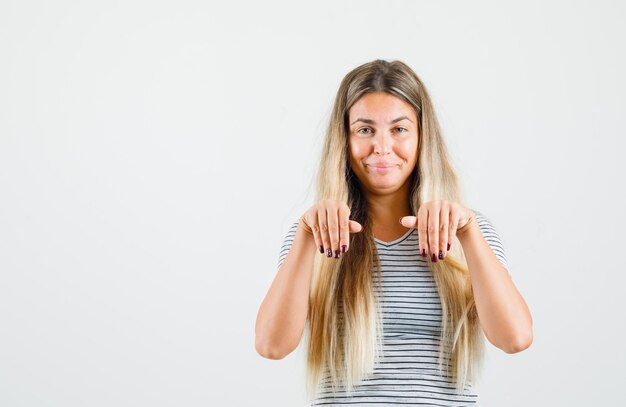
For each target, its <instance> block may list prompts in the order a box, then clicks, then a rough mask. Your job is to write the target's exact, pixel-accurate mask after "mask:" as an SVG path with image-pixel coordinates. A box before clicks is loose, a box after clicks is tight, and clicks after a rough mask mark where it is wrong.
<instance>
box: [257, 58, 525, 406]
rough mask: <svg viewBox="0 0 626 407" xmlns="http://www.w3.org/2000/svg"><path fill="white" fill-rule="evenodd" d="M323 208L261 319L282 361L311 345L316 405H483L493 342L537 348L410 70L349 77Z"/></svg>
mask: <svg viewBox="0 0 626 407" xmlns="http://www.w3.org/2000/svg"><path fill="white" fill-rule="evenodd" d="M315 201H316V203H315V204H314V205H313V206H311V207H310V208H309V209H308V210H307V211H306V212H305V213H304V214H303V215H302V216H301V217H300V219H298V220H297V221H295V222H294V223H293V225H292V226H291V228H290V230H289V231H288V233H287V235H286V237H285V240H284V243H283V246H282V250H281V253H280V255H279V262H278V272H277V274H276V277H275V279H274V281H273V282H272V285H271V287H270V289H269V292H268V293H267V296H266V297H265V299H264V301H263V303H262V304H261V307H260V309H259V313H258V316H257V321H256V349H257V352H258V353H259V354H261V355H262V356H264V357H267V358H270V359H282V358H283V357H285V356H286V355H287V354H289V353H290V352H292V351H293V350H294V349H295V348H296V347H297V346H298V344H299V343H300V341H301V339H302V337H303V336H306V339H307V341H306V343H307V347H306V349H307V390H308V393H307V396H308V402H309V403H310V404H311V405H355V404H359V405H360V404H368V403H372V404H379V405H380V404H390V405H391V404H393V405H398V404H403V403H406V404H422V405H438V406H461V405H467V404H475V403H476V402H477V399H478V395H477V394H476V392H475V390H474V388H473V386H472V382H473V381H474V380H475V378H476V377H477V376H476V375H477V373H478V369H479V366H480V360H481V354H482V352H481V351H482V346H483V342H484V339H483V334H484V335H485V336H486V337H487V339H488V340H489V342H491V343H492V344H493V345H494V346H497V347H498V348H500V349H502V350H503V351H505V352H507V353H515V352H519V351H521V350H524V349H526V348H527V347H528V346H530V344H531V342H532V319H531V315H530V312H529V310H528V307H527V305H526V303H525V301H524V299H523V298H522V296H521V295H520V293H519V292H518V290H517V289H516V287H515V284H514V283H513V281H512V279H511V277H510V275H509V272H508V266H507V262H506V257H505V253H504V249H503V246H502V242H501V241H500V238H499V236H498V233H497V232H496V230H495V229H494V227H493V225H492V224H491V223H490V221H489V220H488V218H487V217H486V216H484V215H483V214H482V213H481V212H479V211H477V210H473V209H470V208H469V207H467V206H466V205H465V203H464V201H463V198H462V196H461V193H460V186H459V182H458V179H457V176H456V174H455V171H454V169H453V167H452V165H451V164H450V161H449V158H448V153H447V149H446V145H445V143H444V139H443V136H442V133H441V130H440V127H439V124H438V121H437V118H436V115H435V111H434V110H433V105H432V103H431V100H430V97H429V95H428V92H427V90H426V88H425V86H424V84H423V83H422V81H421V80H420V79H419V78H418V76H417V75H416V74H415V72H413V70H412V69H411V68H410V67H408V66H407V65H406V64H404V63H402V62H400V61H391V62H388V61H384V60H375V61H372V62H369V63H366V64H363V65H361V66H359V67H357V68H355V69H354V70H352V71H351V72H349V73H348V74H347V75H346V76H345V77H344V79H343V81H342V83H341V86H340V88H339V90H338V92H337V96H336V99H335V104H334V108H333V111H332V116H331V118H330V123H329V126H328V130H327V133H326V138H325V142H324V146H323V151H322V158H321V161H320V166H319V172H318V184H317V195H316V200H315ZM316 253H317V255H316ZM305 332H306V335H304V333H305Z"/></svg>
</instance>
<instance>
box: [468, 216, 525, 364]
mask: <svg viewBox="0 0 626 407" xmlns="http://www.w3.org/2000/svg"><path fill="white" fill-rule="evenodd" d="M457 237H458V238H459V241H460V242H461V245H462V246H463V252H464V253H465V258H466V260H467V266H468V268H469V273H470V278H471V282H472V290H473V292H474V300H475V301H476V309H477V311H478V318H479V320H480V324H481V326H482V328H483V331H484V332H485V335H486V336H487V339H489V342H491V343H492V344H493V345H494V346H497V347H498V348H500V349H502V350H503V351H505V352H507V353H516V352H520V351H522V350H524V349H526V348H528V347H529V346H530V344H531V343H532V340H533V332H532V317H531V315H530V311H529V309H528V306H527V305H526V302H525V301H524V299H523V298H522V296H521V294H520V293H519V291H517V288H516V287H515V284H513V281H512V280H511V277H510V276H509V273H508V272H507V271H506V269H505V268H504V266H502V264H501V263H500V261H499V260H498V258H497V257H496V255H495V254H494V252H493V251H492V250H491V248H490V247H489V244H488V243H487V241H486V240H485V238H484V236H483V234H482V232H481V231H480V227H479V225H478V223H477V222H473V223H472V224H470V225H468V228H467V229H465V230H463V232H462V233H457Z"/></svg>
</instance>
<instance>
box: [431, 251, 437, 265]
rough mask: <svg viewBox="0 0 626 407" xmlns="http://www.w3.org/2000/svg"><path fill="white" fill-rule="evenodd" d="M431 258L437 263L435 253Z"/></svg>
mask: <svg viewBox="0 0 626 407" xmlns="http://www.w3.org/2000/svg"><path fill="white" fill-rule="evenodd" d="M431 260H432V261H433V263H437V256H435V253H433V256H432V258H431Z"/></svg>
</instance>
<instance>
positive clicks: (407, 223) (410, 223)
mask: <svg viewBox="0 0 626 407" xmlns="http://www.w3.org/2000/svg"><path fill="white" fill-rule="evenodd" d="M400 224H401V225H402V226H404V227H405V228H415V227H416V226H417V216H403V217H401V218H400Z"/></svg>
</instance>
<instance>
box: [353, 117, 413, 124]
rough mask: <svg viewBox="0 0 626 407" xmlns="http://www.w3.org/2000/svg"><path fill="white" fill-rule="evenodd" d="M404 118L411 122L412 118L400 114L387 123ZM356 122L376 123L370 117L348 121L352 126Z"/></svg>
mask: <svg viewBox="0 0 626 407" xmlns="http://www.w3.org/2000/svg"><path fill="white" fill-rule="evenodd" d="M404 119H406V120H408V121H410V122H411V123H413V120H411V119H409V118H408V117H406V116H400V117H398V118H395V119H393V120H392V121H390V122H389V124H393V123H396V122H399V121H400V120H404ZM356 122H363V123H367V124H376V122H375V121H374V120H372V119H363V118H361V117H359V118H358V119H356V120H355V121H353V122H352V123H350V126H352V125H353V124H354V123H356Z"/></svg>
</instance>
